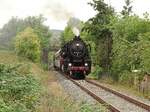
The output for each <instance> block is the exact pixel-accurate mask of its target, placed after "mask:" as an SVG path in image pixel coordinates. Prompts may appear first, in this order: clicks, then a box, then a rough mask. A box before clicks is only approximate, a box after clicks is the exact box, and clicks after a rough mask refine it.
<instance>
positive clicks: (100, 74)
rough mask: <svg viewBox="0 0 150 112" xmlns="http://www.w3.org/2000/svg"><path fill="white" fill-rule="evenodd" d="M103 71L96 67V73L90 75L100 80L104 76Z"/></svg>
mask: <svg viewBox="0 0 150 112" xmlns="http://www.w3.org/2000/svg"><path fill="white" fill-rule="evenodd" d="M102 71H103V70H102V68H101V67H99V66H98V65H96V66H95V67H94V71H93V72H92V73H91V74H90V75H91V76H92V77H93V78H95V79H99V78H101V76H102Z"/></svg>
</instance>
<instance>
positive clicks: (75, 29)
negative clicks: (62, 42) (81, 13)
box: [72, 27, 80, 36]
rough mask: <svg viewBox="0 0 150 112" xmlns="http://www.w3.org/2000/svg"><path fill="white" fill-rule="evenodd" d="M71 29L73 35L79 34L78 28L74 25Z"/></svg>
mask: <svg viewBox="0 0 150 112" xmlns="http://www.w3.org/2000/svg"><path fill="white" fill-rule="evenodd" d="M72 31H73V33H74V35H76V36H79V35H80V31H79V29H78V28H76V27H74V28H73V29H72Z"/></svg>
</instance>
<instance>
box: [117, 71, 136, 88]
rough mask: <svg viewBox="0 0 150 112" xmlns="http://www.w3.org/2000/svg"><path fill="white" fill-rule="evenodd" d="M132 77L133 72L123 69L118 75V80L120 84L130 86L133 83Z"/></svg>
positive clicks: (133, 75)
mask: <svg viewBox="0 0 150 112" xmlns="http://www.w3.org/2000/svg"><path fill="white" fill-rule="evenodd" d="M134 77H135V74H134V73H131V72H128V71H124V72H122V73H121V75H120V77H119V82H120V83H122V84H126V85H129V86H132V85H133V84H134Z"/></svg>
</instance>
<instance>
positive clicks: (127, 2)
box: [121, 0, 132, 16]
mask: <svg viewBox="0 0 150 112" xmlns="http://www.w3.org/2000/svg"><path fill="white" fill-rule="evenodd" d="M131 3H132V2H131V0H125V6H123V10H122V11H121V14H122V15H123V16H129V15H130V14H131V13H132V6H131Z"/></svg>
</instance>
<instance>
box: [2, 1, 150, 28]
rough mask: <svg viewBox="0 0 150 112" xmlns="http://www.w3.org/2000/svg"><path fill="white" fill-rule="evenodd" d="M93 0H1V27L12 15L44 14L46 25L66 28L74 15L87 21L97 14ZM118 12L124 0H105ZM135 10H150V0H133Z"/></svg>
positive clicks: (135, 11) (141, 11) (137, 11)
mask: <svg viewBox="0 0 150 112" xmlns="http://www.w3.org/2000/svg"><path fill="white" fill-rule="evenodd" d="M89 1H91V0H0V28H1V27H2V26H3V25H4V24H5V23H7V22H8V20H9V19H10V18H11V17H12V16H17V17H19V18H24V17H27V16H35V15H39V14H42V15H44V17H46V18H47V21H46V22H45V24H46V25H48V26H50V28H51V29H64V27H65V26H66V22H67V21H68V19H69V18H70V17H72V16H74V17H76V18H79V19H81V20H82V21H86V20H88V19H89V18H91V17H93V16H94V15H95V13H96V12H95V11H94V10H93V8H92V7H91V6H90V5H87V3H88V2H89ZM105 1H106V2H107V3H108V4H111V5H112V6H113V7H114V8H115V9H116V11H117V12H120V11H121V10H122V6H123V5H124V0H105ZM132 1H133V11H134V13H136V14H138V15H140V16H141V15H142V14H143V13H144V12H146V11H147V12H150V0H132Z"/></svg>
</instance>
